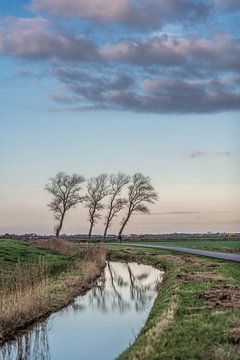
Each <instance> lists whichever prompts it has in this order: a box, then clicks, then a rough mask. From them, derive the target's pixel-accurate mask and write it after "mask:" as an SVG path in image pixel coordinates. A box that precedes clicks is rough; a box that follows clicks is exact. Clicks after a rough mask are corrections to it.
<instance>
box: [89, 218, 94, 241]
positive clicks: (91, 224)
mask: <svg viewBox="0 0 240 360" xmlns="http://www.w3.org/2000/svg"><path fill="white" fill-rule="evenodd" d="M92 228H93V222H92V221H91V223H90V229H89V233H88V238H89V239H90V237H91V236H92Z"/></svg>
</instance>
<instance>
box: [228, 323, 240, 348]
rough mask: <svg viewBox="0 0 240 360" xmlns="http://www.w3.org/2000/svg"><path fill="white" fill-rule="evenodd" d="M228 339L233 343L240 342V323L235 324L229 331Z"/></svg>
mask: <svg viewBox="0 0 240 360" xmlns="http://www.w3.org/2000/svg"><path fill="white" fill-rule="evenodd" d="M230 340H231V341H232V342H233V343H234V344H240V324H236V325H234V326H233V327H232V329H231V331H230Z"/></svg>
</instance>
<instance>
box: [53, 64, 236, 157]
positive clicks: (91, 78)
mask: <svg viewBox="0 0 240 360" xmlns="http://www.w3.org/2000/svg"><path fill="white" fill-rule="evenodd" d="M55 74H56V76H57V77H58V78H59V80H60V81H61V83H62V84H64V85H66V86H67V87H68V90H69V92H70V93H71V94H72V95H74V96H76V97H77V99H78V103H77V104H76V107H77V108H79V107H80V108H81V106H82V105H83V106H86V105H88V106H89V105H91V106H96V107H97V108H98V109H99V108H102V109H113V110H130V111H135V112H152V113H194V112H198V113H204V112H218V111H223V110H233V109H236V110H239V109H240V89H239V86H238V87H233V86H232V80H231V79H230V80H226V79H225V80H181V79H171V78H165V77H158V76H157V77H155V76H153V77H151V78H147V79H141V78H140V79H139V78H134V75H132V76H130V75H127V74H118V75H117V74H116V75H111V73H109V74H108V76H104V75H100V74H99V75H97V76H96V75H89V74H88V73H86V72H81V71H74V70H73V69H70V68H65V69H57V70H55ZM76 107H73V108H71V110H73V111H75V109H76ZM69 110H70V109H69ZM198 155H199V154H197V153H196V154H194V153H193V154H192V157H197V156H198Z"/></svg>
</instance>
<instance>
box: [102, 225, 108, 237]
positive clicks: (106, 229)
mask: <svg viewBox="0 0 240 360" xmlns="http://www.w3.org/2000/svg"><path fill="white" fill-rule="evenodd" d="M108 227H109V222H107V224H106V226H105V229H104V234H103V238H104V239H106V237H107V231H108Z"/></svg>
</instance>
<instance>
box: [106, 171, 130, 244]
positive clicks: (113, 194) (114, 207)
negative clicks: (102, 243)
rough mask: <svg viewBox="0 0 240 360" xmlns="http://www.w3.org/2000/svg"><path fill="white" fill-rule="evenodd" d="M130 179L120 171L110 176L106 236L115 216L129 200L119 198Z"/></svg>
mask: <svg viewBox="0 0 240 360" xmlns="http://www.w3.org/2000/svg"><path fill="white" fill-rule="evenodd" d="M129 181H130V177H129V176H127V175H125V174H123V173H118V174H117V175H110V176H109V188H110V192H109V195H110V200H109V204H108V206H107V209H108V212H107V216H106V219H105V230H104V238H106V236H107V231H108V228H109V227H110V225H111V222H112V220H113V218H114V217H115V216H116V215H117V214H118V213H119V212H120V211H121V210H122V209H123V208H124V207H125V206H126V204H127V200H126V199H123V198H118V196H119V195H120V194H121V191H122V189H123V187H124V186H125V185H126V184H128V183H129Z"/></svg>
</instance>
